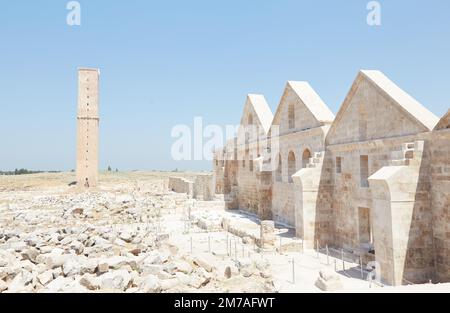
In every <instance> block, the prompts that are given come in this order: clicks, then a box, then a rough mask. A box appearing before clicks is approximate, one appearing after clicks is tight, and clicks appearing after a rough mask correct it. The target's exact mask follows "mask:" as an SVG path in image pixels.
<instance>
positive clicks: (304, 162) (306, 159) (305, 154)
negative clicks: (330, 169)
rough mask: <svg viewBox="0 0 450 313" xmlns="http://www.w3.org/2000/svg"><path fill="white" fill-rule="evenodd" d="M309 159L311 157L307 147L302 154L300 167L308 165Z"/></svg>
mask: <svg viewBox="0 0 450 313" xmlns="http://www.w3.org/2000/svg"><path fill="white" fill-rule="evenodd" d="M309 159H311V151H309V149H305V151H303V155H302V168H307V167H308V163H309Z"/></svg>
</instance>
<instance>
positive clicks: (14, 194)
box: [0, 172, 450, 292]
mask: <svg viewBox="0 0 450 313" xmlns="http://www.w3.org/2000/svg"><path fill="white" fill-rule="evenodd" d="M193 175H195V173H161V172H131V173H102V174H101V175H100V186H99V187H98V188H96V189H94V190H91V191H90V192H89V193H84V192H82V193H80V190H79V189H77V188H76V187H74V186H69V184H70V183H71V182H73V181H74V180H75V175H74V173H61V174H36V175H24V176H0V234H2V232H3V235H4V236H3V239H0V257H1V256H2V254H1V253H3V254H4V258H5V259H7V260H12V261H11V262H12V263H8V264H7V265H6V266H5V264H6V263H5V262H4V263H5V264H1V258H0V292H1V291H4V292H8V291H10V292H45V291H47V292H65V291H68V292H71V291H74V290H75V291H77V292H89V291H93V290H96V291H109V289H108V288H113V289H120V290H115V291H117V292H161V291H163V292H164V291H166V292H322V291H321V290H320V289H319V288H317V287H316V286H315V282H316V280H317V278H318V277H319V272H320V271H323V270H326V271H328V272H332V273H335V275H336V276H337V277H338V278H339V280H340V281H341V284H342V287H341V288H339V290H338V292H449V291H450V284H440V285H416V286H403V287H395V288H394V287H386V286H380V285H378V284H374V283H370V282H369V281H368V280H367V276H368V272H366V271H365V270H363V271H361V268H360V267H359V264H355V263H351V262H349V261H348V260H345V262H344V264H343V263H342V260H341V259H340V258H339V257H336V258H335V257H333V255H332V254H333V253H331V252H330V255H329V256H327V255H326V252H325V251H324V250H323V249H322V251H321V253H317V252H316V251H313V250H306V251H302V250H303V249H301V246H300V245H299V241H298V240H297V239H296V238H294V237H293V236H292V234H293V231H292V230H289V229H284V226H283V225H278V228H279V231H280V234H279V235H277V240H276V244H275V247H274V248H273V249H266V250H264V251H262V250H261V249H259V248H257V247H256V245H255V244H254V243H253V241H251V240H245V239H244V240H243V237H246V238H249V237H252V236H254V237H257V236H258V234H259V221H258V219H257V218H255V217H252V216H249V215H247V214H245V213H243V212H239V211H225V210H224V209H223V202H222V201H221V199H220V198H218V199H217V201H213V202H198V201H191V200H189V199H187V197H186V196H185V195H180V194H174V193H171V192H168V190H167V184H168V177H169V176H183V177H192V176H193ZM80 195H81V196H80ZM130 195H132V197H131V198H132V200H130V203H129V202H127V201H128V200H127V201H123V200H124V199H128V198H130ZM80 197H81V198H80ZM103 202H107V203H108V204H107V205H106V204H105V205H103ZM99 203H100V204H101V205H102V206H104V207H105V208H103V207H102V208H101V209H99V208H98V204H99ZM123 203H128V204H127V205H126V206H124V205H123ZM148 203H150V204H152V205H153V206H151V205H148ZM155 204H157V205H155ZM96 205H97V206H96ZM146 205H147V206H150V207H151V208H152V209H153V208H155V207H156V208H158V213H159V214H157V215H152V216H151V217H148V219H147V217H146V218H145V220H144V219H143V216H144V215H145V214H144V213H142V210H144V209H142V207H145V208H147V206H146ZM77 206H84V207H85V211H88V213H86V214H85V216H84V217H82V218H80V217H76V218H74V217H72V216H71V215H70V214H68V213H67V212H68V211H70V210H71V209H73V208H74V207H77ZM130 207H131V208H130ZM89 208H92V212H91V211H89ZM136 208H141V211H139V214H140V215H139V214H138V215H137V214H136V212H134V210H135V209H136ZM124 210H125V211H124ZM130 210H131V211H130ZM112 211H114V213H113V212H112ZM144 211H145V212H146V214H147V215H151V212H153V211H151V210H149V209H146V210H144ZM189 212H190V215H191V219H189ZM69 213H70V212H69ZM153 213H154V212H153ZM117 214H119V215H117ZM147 215H145V216H147ZM68 216H69V217H68ZM224 218H225V219H227V220H230V221H232V222H233V223H234V224H235V225H238V227H241V229H242V232H243V233H244V235H241V234H239V235H240V236H236V235H234V234H231V233H228V232H227V231H225V230H224V229H222V228H221V227H220V224H221V221H222V220H223V219H224ZM199 221H200V222H199ZM202 221H204V223H206V224H208V225H210V226H211V225H213V226H214V225H215V226H216V227H213V228H209V230H206V229H205V228H207V227H205V226H204V225H202V223H201V222H202ZM69 226H70V227H76V229H77V230H78V229H80V227H81V228H82V229H83V231H85V228H83V227H86V226H89V227H92V229H93V230H92V231H93V232H94V233H93V234H96V235H97V236H103V237H104V238H107V240H106V241H105V242H104V245H105V247H98V249H94V248H96V246H95V245H94V246H93V247H90V246H89V245H88V244H86V243H85V242H83V241H82V242H81V243H80V244H81V245H82V246H83V247H84V248H85V250H84V252H81V253H74V251H73V249H74V248H73V245H74V244H73V242H77V243H79V241H81V240H80V239H79V237H80V236H82V235H83V236H82V237H83V239H84V238H85V237H86V234H82V233H80V232H79V233H76V234H77V236H78V237H76V235H67V237H69V238H68V239H67V238H62V237H64V236H60V237H61V238H58V239H54V238H53V237H54V236H53V237H52V233H51V231H58V230H60V229H63V228H65V227H66V228H67V227H69ZM105 226H108V227H109V228H108V230H107V231H108V232H111V234H114V236H113V235H111V234H108V235H107V236H105V234H101V232H102V230H103V229H104V227H105ZM150 226H151V227H152V229H153V233H152V237H151V236H150V235H147V234H148V233H145V232H144V234H140V233H139V229H142V228H145V227H147V228H146V229H147V230H148V229H149V227H150ZM102 227H103V228H102ZM129 227H131V228H132V230H129V229H128V228H129ZM133 227H135V228H133ZM42 228H46V229H48V231H47V232H43V231H42ZM124 228H125V231H124ZM136 229H137V230H136ZM8 232H14V233H13V234H12V235H11V234H7V233H8ZM124 232H125V233H126V232H134V233H136V232H138V234H137V235H135V237H134V239H133V238H132V239H130V241H129V242H124V240H121V239H120V238H123V236H124V235H123V233H124ZM72 233H75V232H72ZM59 234H61V232H60V233H59ZM69 234H70V232H69ZM93 234H90V233H89V234H88V237H89V236H91V237H92V236H94V235H93ZM30 236H35V237H36V236H38V237H39V236H40V237H39V238H38V239H36V240H37V241H38V242H37V243H35V245H34V246H33V247H32V249H34V250H36V251H37V254H39V253H40V254H41V256H42V255H44V254H43V253H44V252H43V250H45V249H47V250H48V248H46V247H47V246H48V245H49V244H48V242H51V243H52V244H53V246H52V247H53V248H56V249H58V251H59V250H62V252H61V253H62V254H63V255H64V256H65V257H67V258H69V257H70V258H71V259H70V260H71V261H70V262H73V260H75V262H81V261H80V260H84V261H83V262H85V261H86V260H88V259H95V260H99V259H100V258H103V259H105V258H106V259H105V260H104V262H106V263H108V260H111V259H112V258H114V257H116V256H122V257H124V258H125V257H126V258H128V261H127V262H128V263H130V260H132V261H133V262H134V263H137V268H131V269H130V268H129V266H128V267H122V268H112V267H111V265H110V267H109V269H108V272H107V273H106V274H105V273H99V272H98V268H95V267H94V268H93V269H92V271H90V272H86V273H84V272H83V270H80V271H78V272H77V270H75V272H74V273H72V272H71V271H70V270H66V271H65V270H64V269H67V268H71V267H70V266H69V265H70V264H69V265H67V264H62V265H61V268H62V269H63V273H59V272H60V270H59V268H56V269H55V268H48V264H47V263H45V262H44V263H45V264H46V265H43V264H40V263H42V262H39V258H38V260H37V261H36V260H35V259H34V260H33V262H30V260H29V259H27V258H26V257H23V255H24V251H27V250H25V249H29V248H30V247H28V246H27V244H28V245H30V243H29V242H30V238H29V237H30ZM71 236H72V237H74V236H75V237H76V238H77V239H78V240H75V239H74V238H72V237H71ZM155 236H156V237H157V238H158V236H159V237H161V238H162V237H163V238H164V239H163V240H164V243H163V244H162V245H156V246H152V245H153V244H154V242H155V240H156V239H154V238H155ZM147 237H151V238H152V240H153V241H151V242H150V243H149V240H150V239H149V238H147ZM0 238H2V237H1V236H0ZM11 238H12V239H11ZM33 238H34V237H33ZM47 238H51V239H47ZM117 238H119V239H117ZM60 239H61V240H60ZM39 240H41V241H42V242H40V241H39ZM108 240H109V241H111V244H110V243H109V242H108ZM131 240H132V241H131ZM2 241H3V242H2ZM156 241H157V240H156ZM65 242H66V243H65ZM71 242H72V243H71ZM102 242H103V241H102ZM280 245H281V246H282V247H289V249H287V248H286V249H282V253H280V252H279V251H280V249H279V247H280ZM136 247H139V253H134V254H136V255H131V254H130V253H129V251H130V250H133V251H134V252H135V250H136ZM173 248H176V253H172V255H171V257H170V258H168V259H167V260H165V261H164V262H163V261H161V262H162V263H161V264H157V265H155V264H151V265H149V264H148V262H147V261H145V260H148V258H149V257H150V256H152V257H153V255H152V253H153V252H154V251H158V252H160V253H163V251H164V249H169V250H170V249H172V250H173ZM277 248H278V249H277ZM64 249H65V250H64ZM141 250H142V251H141ZM172 250H171V251H172ZM78 252H79V251H78ZM51 253H53V251H51ZM25 254H26V253H25ZM76 254H78V255H76ZM83 254H84V255H83ZM44 256H46V255H44ZM14 257H15V258H14ZM77 257H78V259H77ZM81 257H83V258H82V259H80V258H81ZM108 258H109V259H108ZM197 258H198V259H199V260H201V261H202V262H204V263H206V265H205V266H199V265H198V262H197V263H196V262H195V261H194V260H195V259H197ZM41 259H43V257H41ZM47 259H48V258H47ZM47 259H46V260H47ZM181 261H182V262H185V263H188V264H189V265H188V267H189V270H184V267H183V266H181V265H180V262H181ZM65 262H66V263H67V262H69V261H67V260H66V261H65ZM70 262H69V263H70ZM97 262H98V261H97ZM125 263H126V262H125ZM128 263H127V264H128ZM134 263H133V264H134ZM174 264H175V265H174ZM2 265H3V275H2ZM8 266H9V267H8ZM156 266H159V267H158V269H159V270H161V273H159V272H158V273H156V274H155V273H154V272H152V275H150V274H148V273H149V271H150V269H151V270H152V271H153V270H154V268H155V267H156ZM177 266H178V269H177ZM191 267H192V268H191ZM208 267H212V268H214V269H212V270H211V272H210V274H209V273H204V272H205V271H204V268H208ZM75 268H77V267H76V266H75ZM81 268H84V267H81ZM167 268H170V270H168V269H167ZM200 268H202V270H203V272H202V271H200ZM227 268H228V271H230V272H231V273H232V274H231V277H224V271H225V270H227ZM344 269H345V270H344ZM117 270H122V271H125V273H122V272H121V273H117ZM67 271H68V272H69V273H68V274H67V273H66V272H67ZM126 272H127V273H126ZM163 272H164V273H163ZM167 272H168V274H167ZM49 273H50V274H49ZM186 273H187V275H185V274H186ZM113 274H114V275H115V274H117V275H119V274H121V275H122V274H125V282H126V284H125V285H120V286H116V285H114V284H112V283H111V282H110V281H109V280H108V279H106V278H105V275H110V276H111V275H113ZM128 274H129V275H130V277H131V278H130V279H129V281H128V276H127V275H128ZM153 274H155V275H153ZM166 274H167V275H166ZM146 275H147V276H146ZM19 276H20V277H19ZM47 276H50V278H48V279H46V278H42V277H47ZM119 276H120V275H119ZM122 276H123V275H122ZM122 276H121V279H123V277H122ZM150 276H151V277H150ZM154 276H157V277H156V278H155V277H154ZM17 277H19V278H17ZM24 277H25V278H24ZM28 277H29V278H28ZM113 278H114V279H116V277H113ZM150 278H151V279H153V280H150ZM2 280H3V281H2ZM44 280H45V281H44ZM86 280H89V282H90V283H92V284H93V285H95V286H97V285H96V284H98V285H99V286H98V287H96V288H94V287H92V286H91V285H89V284H87V283H86ZM90 280H93V282H91V281H90ZM175 280H176V281H177V284H175ZM192 280H194V282H193V281H192ZM55 281H57V283H55ZM149 281H150V282H149ZM169 281H170V284H172V283H173V286H172V285H170V286H169V287H167V282H169ZM198 281H200V282H206V281H207V283H204V284H203V283H201V284H200V285H199V284H198ZM111 284H112V285H111ZM152 284H153V285H154V284H156V285H157V286H159V288H156V287H155V288H153V289H152V288H150V287H148V286H149V285H151V286H153V285H152ZM158 284H159V285H158ZM2 285H3V288H2ZM11 285H13V287H10V286H11ZM87 285H88V287H89V288H88V287H87ZM8 286H9V287H8ZM161 286H163V287H161ZM164 286H166V287H164ZM116 287H118V288H116ZM2 289H3V290H2ZM161 289H162V290H161Z"/></svg>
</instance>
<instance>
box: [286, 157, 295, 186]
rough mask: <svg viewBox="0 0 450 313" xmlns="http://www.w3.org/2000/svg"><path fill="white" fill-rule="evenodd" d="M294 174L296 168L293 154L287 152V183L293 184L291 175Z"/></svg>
mask: <svg viewBox="0 0 450 313" xmlns="http://www.w3.org/2000/svg"><path fill="white" fill-rule="evenodd" d="M295 172H296V166H295V154H294V152H292V151H291V152H289V156H288V181H289V182H290V183H292V182H293V180H292V175H294V174H295Z"/></svg>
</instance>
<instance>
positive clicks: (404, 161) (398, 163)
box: [391, 159, 410, 166]
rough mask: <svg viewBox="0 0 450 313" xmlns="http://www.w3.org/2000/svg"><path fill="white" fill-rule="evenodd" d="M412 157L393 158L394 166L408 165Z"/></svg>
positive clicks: (392, 163)
mask: <svg viewBox="0 0 450 313" xmlns="http://www.w3.org/2000/svg"><path fill="white" fill-rule="evenodd" d="M409 161H410V159H400V160H392V161H391V165H392V166H408V165H409Z"/></svg>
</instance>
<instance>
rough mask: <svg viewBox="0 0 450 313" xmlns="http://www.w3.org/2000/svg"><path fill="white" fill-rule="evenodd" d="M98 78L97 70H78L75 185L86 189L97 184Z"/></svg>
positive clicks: (98, 72)
mask: <svg viewBox="0 0 450 313" xmlns="http://www.w3.org/2000/svg"><path fill="white" fill-rule="evenodd" d="M99 77H100V71H99V70H98V69H91V68H80V69H78V114H77V184H78V186H81V187H87V188H89V187H95V186H97V184H98V127H99V114H98V104H99Z"/></svg>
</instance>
